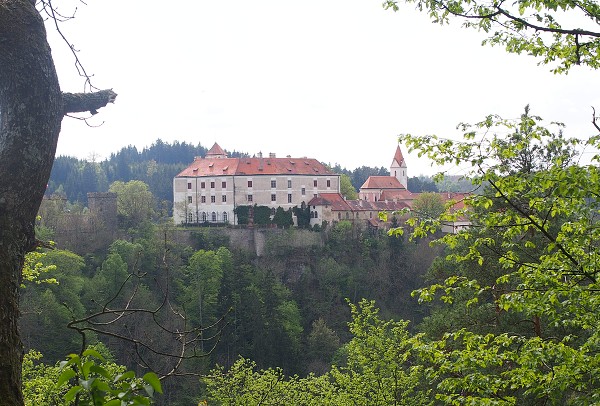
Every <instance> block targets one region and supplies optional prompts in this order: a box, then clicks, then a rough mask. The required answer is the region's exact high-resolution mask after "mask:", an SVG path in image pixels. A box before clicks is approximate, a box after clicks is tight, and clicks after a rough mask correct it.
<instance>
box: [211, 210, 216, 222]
mask: <svg viewBox="0 0 600 406" xmlns="http://www.w3.org/2000/svg"><path fill="white" fill-rule="evenodd" d="M212 221H213V222H214V221H217V213H215V212H214V211H213V212H212Z"/></svg>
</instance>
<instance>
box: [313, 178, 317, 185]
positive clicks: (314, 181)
mask: <svg viewBox="0 0 600 406" xmlns="http://www.w3.org/2000/svg"><path fill="white" fill-rule="evenodd" d="M313 186H314V187H317V180H316V179H315V180H313Z"/></svg>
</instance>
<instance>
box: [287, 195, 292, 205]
mask: <svg viewBox="0 0 600 406" xmlns="http://www.w3.org/2000/svg"><path fill="white" fill-rule="evenodd" d="M291 202H292V194H291V193H288V203H291Z"/></svg>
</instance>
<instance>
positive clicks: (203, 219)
mask: <svg viewBox="0 0 600 406" xmlns="http://www.w3.org/2000/svg"><path fill="white" fill-rule="evenodd" d="M202 221H206V212H204V211H203V212H202Z"/></svg>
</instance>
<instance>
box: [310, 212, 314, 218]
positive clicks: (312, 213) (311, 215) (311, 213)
mask: <svg viewBox="0 0 600 406" xmlns="http://www.w3.org/2000/svg"><path fill="white" fill-rule="evenodd" d="M310 218H311V219H314V218H315V212H314V211H311V212H310Z"/></svg>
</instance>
